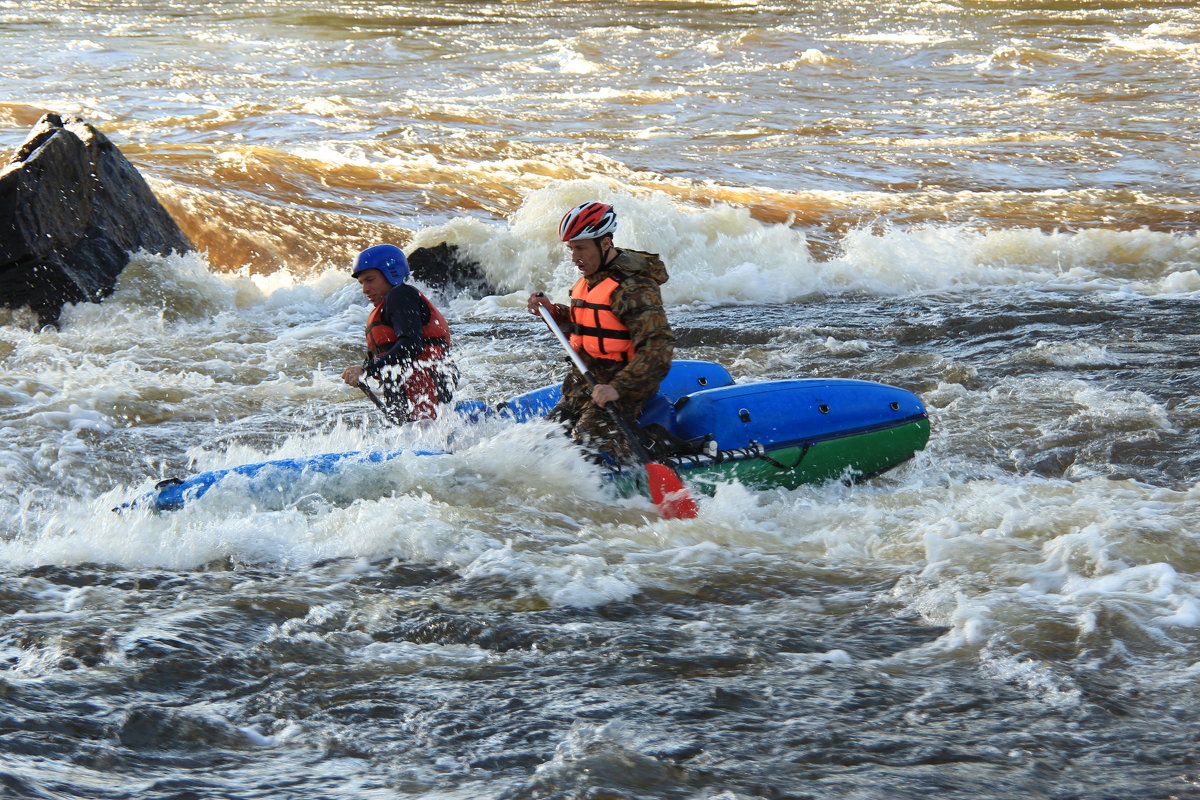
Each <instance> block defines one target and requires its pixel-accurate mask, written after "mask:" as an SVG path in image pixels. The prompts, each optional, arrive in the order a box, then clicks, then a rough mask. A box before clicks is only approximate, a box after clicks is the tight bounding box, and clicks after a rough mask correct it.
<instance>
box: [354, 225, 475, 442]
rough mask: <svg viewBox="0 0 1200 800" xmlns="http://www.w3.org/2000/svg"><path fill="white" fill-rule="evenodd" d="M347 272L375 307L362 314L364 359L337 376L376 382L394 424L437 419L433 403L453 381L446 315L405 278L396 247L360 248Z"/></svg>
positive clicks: (449, 392) (442, 399) (448, 393)
mask: <svg viewBox="0 0 1200 800" xmlns="http://www.w3.org/2000/svg"><path fill="white" fill-rule="evenodd" d="M350 274H351V276H352V277H354V278H356V279H357V280H358V282H359V284H360V285H361V286H362V291H363V294H364V295H366V296H367V299H368V300H370V301H371V304H372V305H373V306H374V308H373V309H372V311H371V313H370V315H369V316H368V317H367V358H366V361H365V362H364V363H363V365H362V366H355V367H347V368H346V369H345V370H344V371H343V372H342V380H343V381H345V382H346V383H347V384H349V385H350V386H358V385H359V381H360V380H361V379H362V377H363V375H367V376H368V377H370V378H374V379H375V380H377V381H379V383H380V385H382V386H383V391H384V397H385V402H386V405H387V409H388V414H389V416H390V417H391V418H392V420H393V421H395V422H398V423H399V422H412V421H415V420H422V419H437V407H438V404H439V403H448V402H450V399H451V397H452V396H453V391H454V385H455V383H456V382H457V381H456V379H457V373H456V370H455V368H454V365H453V362H451V361H450V326H449V325H447V324H446V318H445V317H444V316H442V313H441V312H440V311H438V310H437V308H436V307H434V305H433V303H431V302H429V298H427V297H426V296H425V295H424V294H422V293H421V292H420V291H419V290H418V289H417V288H415V287H413V286H410V285H408V284H406V283H405V282H404V280H405V279H406V278H407V277H408V259H407V258H405V257H404V251H403V250H401V249H400V248H399V247H396V246H395V245H391V244H377V245H375V246H374V247H368V248H367V249H366V250H363V251H362V252H361V253H359V254H358V256H357V257H356V258H355V259H354V266H353V268H352V269H351V273H350Z"/></svg>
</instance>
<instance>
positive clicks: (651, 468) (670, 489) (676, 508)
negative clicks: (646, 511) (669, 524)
mask: <svg viewBox="0 0 1200 800" xmlns="http://www.w3.org/2000/svg"><path fill="white" fill-rule="evenodd" d="M646 483H647V484H648V485H649V486H650V499H651V500H653V501H654V505H656V506H658V510H659V511H661V512H662V515H663V516H664V517H666V518H667V519H695V517H696V515H697V514H699V513H700V511H699V509H697V508H696V501H695V500H693V499H692V496H691V495H690V494H688V490H687V488H686V487H685V486H684V485H683V481H681V480H679V476H678V475H676V474H675V471H674V470H672V469H671V468H670V467H668V466H667V465H665V464H647V465H646Z"/></svg>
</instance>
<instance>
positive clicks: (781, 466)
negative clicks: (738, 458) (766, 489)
mask: <svg viewBox="0 0 1200 800" xmlns="http://www.w3.org/2000/svg"><path fill="white" fill-rule="evenodd" d="M751 444H752V445H754V446H755V447H756V448H758V450H759V453H758V457H759V458H761V459H762V460H763V461H765V462H767V463H768V464H770V465H771V466H772V467H775V469H780V470H783V471H784V472H790V471H792V470H794V469H795V468H796V467H798V466H800V462H801V461H803V460H804V457H805V456H806V455H808V450H809V448H810V447H811V445H809V443H808V442H805V443H804V447H802V448H801V449H800V456H799V457H798V458H797V459H796V463H795V464H792V465H791V466H790V467H789V466H788V465H787V464H784V463H783V462H781V461H776V460H775V459H773V458H771V457H770V456H769V455H767V451H766V450H765V449H763V446H762V445H761V444H759V443H758V442H751Z"/></svg>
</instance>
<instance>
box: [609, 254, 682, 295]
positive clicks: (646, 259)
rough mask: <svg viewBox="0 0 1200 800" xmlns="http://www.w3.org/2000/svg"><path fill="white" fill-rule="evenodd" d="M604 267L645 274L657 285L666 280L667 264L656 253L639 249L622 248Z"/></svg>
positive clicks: (633, 273)
mask: <svg viewBox="0 0 1200 800" xmlns="http://www.w3.org/2000/svg"><path fill="white" fill-rule="evenodd" d="M605 269H607V270H617V271H619V272H625V273H628V274H629V275H645V276H646V277H648V278H650V279H652V280H653V281H654V282H655V283H657V284H658V285H659V286H661V285H663V284H664V283H666V282H667V265H666V264H664V263H663V262H662V259H661V258H659V257H658V255H657V254H656V253H643V252H642V251H641V250H622V251H621V253H620V255H618V256H617V257H616V258H615V259H613V261H612V262H611V263H610V264H608V265H607V266H606V267H605Z"/></svg>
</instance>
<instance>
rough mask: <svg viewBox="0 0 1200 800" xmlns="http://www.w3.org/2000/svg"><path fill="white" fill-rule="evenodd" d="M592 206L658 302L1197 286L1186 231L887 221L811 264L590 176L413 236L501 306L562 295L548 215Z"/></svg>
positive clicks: (765, 239) (792, 246)
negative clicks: (443, 251)
mask: <svg viewBox="0 0 1200 800" xmlns="http://www.w3.org/2000/svg"><path fill="white" fill-rule="evenodd" d="M593 199H594V200H600V201H603V202H607V203H611V204H613V205H614V206H615V207H616V209H617V214H618V219H619V226H620V227H619V228H618V233H617V236H616V241H617V243H618V245H623V246H626V247H631V248H633V249H638V250H647V251H650V252H655V253H659V254H660V255H661V256H662V257H663V260H664V262H665V263H666V264H667V268H668V271H669V272H670V275H671V278H670V281H669V282H668V283H667V284H666V285H665V286H664V287H663V290H662V291H663V298H664V300H665V301H666V302H668V303H672V304H689V303H698V304H735V303H762V302H789V301H796V300H801V299H803V298H805V297H811V296H813V295H828V294H839V293H867V294H878V295H898V294H905V293H910V292H923V291H938V290H946V289H959V288H970V287H986V286H1030V287H1046V288H1063V289H1074V290H1077V291H1131V292H1135V293H1138V294H1145V295H1160V294H1180V293H1190V292H1194V291H1196V290H1197V287H1198V285H1200V278H1198V277H1197V274H1198V272H1197V267H1198V266H1200V244H1198V243H1197V237H1196V235H1195V234H1192V233H1165V232H1158V231H1149V230H1130V231H1117V230H1086V231H1081V232H1078V233H1064V232H1044V231H1040V230H1033V229H1008V230H986V229H984V230H979V229H976V228H967V227H963V226H956V225H946V226H921V227H913V228H898V227H894V226H893V227H886V226H885V227H882V228H871V229H866V228H861V229H853V230H851V231H849V232H848V233H847V234H846V235H845V236H844V237H843V239H842V241H841V243H840V244H841V254H840V255H838V256H836V257H834V258H832V259H830V260H827V261H816V260H814V258H813V257H812V255H811V252H810V249H809V245H808V240H807V237H806V235H805V232H804V231H803V230H802V229H800V228H795V227H792V226H790V225H787V224H780V223H766V222H761V221H759V220H756V219H754V218H753V217H752V216H751V214H750V212H749V210H748V209H746V208H743V207H738V206H733V205H727V204H722V203H714V204H712V205H710V206H706V207H703V208H699V207H695V206H690V205H685V204H680V203H678V202H677V201H675V200H673V199H671V198H670V197H669V196H667V195H665V194H658V193H646V192H633V191H631V190H630V189H629V188H628V187H626V186H624V185H621V184H617V183H614V182H609V181H599V180H594V181H563V182H557V183H553V184H551V185H549V186H547V187H545V188H543V189H537V190H534V191H532V192H530V193H529V194H528V195H527V196H526V198H525V201H524V202H523V203H522V205H521V207H520V208H519V209H518V210H517V211H516V212H515V213H514V214H513V215H512V217H511V218H510V219H509V220H507V222H506V223H504V224H495V223H487V222H484V221H482V220H479V219H475V218H462V219H458V220H454V221H452V222H450V223H447V224H445V225H439V226H435V227H431V228H426V229H423V230H421V231H419V232H418V233H417V236H416V238H415V239H414V245H415V246H420V245H432V244H436V243H438V242H441V241H449V242H451V243H452V244H456V245H458V246H459V247H460V248H462V249H463V251H464V252H465V254H466V255H467V256H468V257H469V258H470V259H472V260H474V261H476V262H478V263H480V264H481V265H483V267H484V269H485V271H486V273H487V275H488V277H489V279H490V280H491V281H492V282H493V283H494V284H495V285H496V286H497V287H499V289H500V290H501V292H502V293H503V295H504V296H505V298H506V302H509V301H511V302H517V300H516V298H518V297H519V298H523V297H524V295H525V294H526V293H528V292H530V291H543V290H544V291H548V292H550V293H552V294H553V295H554V296H555V297H557V298H558V299H563V298H564V297H565V295H566V292H567V290H568V289H569V288H570V286H571V284H572V283H573V282H574V281H575V279H576V277H577V274H578V273H577V271H576V270H575V269H574V267H573V266H572V265H571V264H570V262H569V261H568V260H567V258H566V254H565V250H564V248H563V246H562V244H561V243H560V242H559V241H558V240H557V236H556V233H557V224H558V220H559V218H560V217H561V216H562V214H563V213H564V211H565V210H566V209H568V208H571V207H572V206H574V205H577V204H578V203H581V202H584V201H587V200H593Z"/></svg>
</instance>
